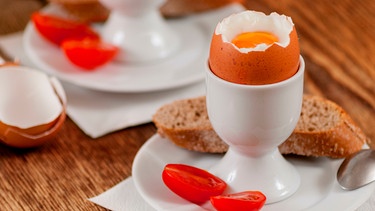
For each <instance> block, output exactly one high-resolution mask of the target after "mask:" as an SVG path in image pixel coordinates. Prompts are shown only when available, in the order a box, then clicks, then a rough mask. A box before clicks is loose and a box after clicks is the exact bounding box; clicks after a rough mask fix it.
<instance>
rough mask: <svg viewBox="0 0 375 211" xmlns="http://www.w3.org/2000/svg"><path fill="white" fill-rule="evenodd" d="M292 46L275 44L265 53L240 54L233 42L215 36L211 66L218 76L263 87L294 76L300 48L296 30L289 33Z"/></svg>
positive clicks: (210, 58)
mask: <svg viewBox="0 0 375 211" xmlns="http://www.w3.org/2000/svg"><path fill="white" fill-rule="evenodd" d="M289 38H290V43H289V45H288V46H286V47H285V48H284V47H281V46H279V45H277V44H273V45H272V46H270V47H269V48H268V49H266V50H265V51H250V52H248V53H241V52H240V51H239V50H238V49H236V48H235V47H234V46H233V45H232V44H231V43H228V42H223V40H222V36H221V34H219V35H217V34H215V33H214V35H213V37H212V41H211V47H210V56H209V66H210V69H211V71H212V72H213V73H214V74H215V75H217V76H218V77H220V78H222V79H224V80H227V81H230V82H233V83H239V84H248V85H261V84H271V83H277V82H280V81H283V80H285V79H287V78H289V77H291V76H293V75H294V74H295V73H296V72H297V70H298V66H299V56H300V48H299V42H298V36H297V32H296V29H295V27H293V30H292V31H291V33H290V34H289Z"/></svg>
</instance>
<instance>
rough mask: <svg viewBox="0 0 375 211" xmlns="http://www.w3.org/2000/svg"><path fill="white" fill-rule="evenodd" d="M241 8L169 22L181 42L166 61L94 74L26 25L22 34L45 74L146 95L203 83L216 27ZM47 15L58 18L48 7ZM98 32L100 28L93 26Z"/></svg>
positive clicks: (120, 66) (118, 66)
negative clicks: (72, 61) (149, 92)
mask: <svg viewBox="0 0 375 211" xmlns="http://www.w3.org/2000/svg"><path fill="white" fill-rule="evenodd" d="M242 10H243V7H242V6H240V5H236V4H235V5H230V6H228V7H224V8H222V9H219V10H215V11H212V12H207V13H202V14H200V15H195V16H191V17H188V18H181V19H175V20H168V21H167V23H168V24H169V25H170V27H171V28H172V29H173V30H175V31H176V33H177V34H178V35H179V36H180V38H181V40H182V42H181V43H182V44H181V45H182V46H181V47H180V49H179V51H178V52H176V53H175V55H173V56H171V57H168V58H166V59H163V60H160V61H157V62H149V63H140V64H125V63H116V62H111V63H109V64H107V65H105V66H103V67H100V68H98V69H97V70H95V71H93V72H87V71H83V70H81V69H80V68H78V67H76V66H74V65H73V64H71V63H70V62H69V61H68V60H67V59H66V58H65V56H64V55H63V53H62V51H61V50H60V48H58V47H56V46H54V45H53V44H50V43H49V42H48V41H46V40H45V39H44V38H42V37H41V36H40V35H39V34H38V32H37V31H36V30H35V28H34V25H33V24H32V23H29V24H28V26H27V27H26V30H25V33H24V46H25V50H26V53H27V55H28V56H29V57H30V59H31V60H32V61H33V62H34V63H35V65H36V66H37V67H38V68H40V69H41V70H43V71H45V72H47V73H48V74H51V75H55V76H57V77H58V78H60V79H62V80H64V81H67V82H70V83H73V84H75V85H79V86H82V87H86V88H91V89H95V90H102V91H111V92H148V91H158V90H164V89H171V88H175V87H180V86H185V85H188V84H191V83H195V82H198V81H201V80H203V79H204V67H205V66H206V65H207V64H206V63H207V59H208V51H209V45H210V42H211V36H212V33H213V31H214V28H215V26H216V24H217V23H218V22H219V21H220V20H221V19H222V18H224V17H226V16H228V15H230V14H232V13H234V12H238V11H242ZM45 11H46V12H47V13H52V14H60V15H63V14H61V10H59V8H56V7H54V6H52V5H51V6H49V7H47V8H46V10H45ZM96 28H97V29H98V31H100V29H101V28H102V26H101V25H98V26H96Z"/></svg>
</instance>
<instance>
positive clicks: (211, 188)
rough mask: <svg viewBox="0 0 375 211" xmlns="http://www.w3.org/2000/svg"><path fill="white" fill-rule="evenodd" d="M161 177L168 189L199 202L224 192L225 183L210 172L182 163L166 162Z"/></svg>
mask: <svg viewBox="0 0 375 211" xmlns="http://www.w3.org/2000/svg"><path fill="white" fill-rule="evenodd" d="M162 178H163V181H164V183H165V184H166V185H167V187H168V188H169V189H171V190H172V191H173V192H174V193H176V194H177V195H179V196H180V197H182V198H184V199H186V200H188V201H190V202H193V203H195V204H201V203H204V202H206V201H208V200H209V199H210V197H211V196H216V195H220V194H222V193H223V192H224V190H225V188H226V187H227V184H226V183H225V182H224V181H223V180H221V179H220V178H218V177H216V176H215V175H212V174H211V173H209V172H207V171H205V170H203V169H199V168H196V167H193V166H188V165H184V164H167V165H166V166H165V168H164V170H163V174H162Z"/></svg>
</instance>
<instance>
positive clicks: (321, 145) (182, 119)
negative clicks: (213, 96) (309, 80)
mask: <svg viewBox="0 0 375 211" xmlns="http://www.w3.org/2000/svg"><path fill="white" fill-rule="evenodd" d="M153 122H154V123H155V125H156V127H157V132H158V133H159V134H160V135H161V136H162V137H166V138H168V139H169V140H171V141H172V142H173V143H175V144H176V145H177V146H180V147H183V148H185V149H188V150H193V151H198V152H208V153H224V152H226V151H227V149H228V145H227V144H226V143H224V142H223V141H222V140H221V139H220V138H219V137H218V136H217V134H216V133H215V131H214V130H213V128H212V126H211V123H210V121H209V119H208V114H207V110H206V98H205V97H204V96H202V97H197V98H190V99H183V100H178V101H175V102H172V103H170V104H166V105H164V106H162V107H161V108H159V109H158V110H157V111H156V113H155V114H154V116H153ZM365 142H366V135H365V134H364V133H363V132H362V130H361V129H360V128H359V127H358V126H357V125H356V124H355V123H354V121H353V120H352V119H351V118H350V117H349V115H348V114H347V113H346V112H345V111H344V110H343V109H342V108H341V107H340V106H338V105H337V104H335V103H333V102H332V101H329V100H327V99H324V98H321V97H318V96H310V95H305V96H304V98H303V104H302V112H301V117H300V119H299V121H298V123H297V126H296V128H295V130H294V132H293V133H292V135H291V136H290V137H289V138H288V139H287V140H286V141H285V142H284V143H283V144H281V145H280V146H279V150H280V152H281V153H282V154H296V155H302V156H314V157H318V156H326V157H331V158H343V157H346V156H348V155H350V154H352V153H355V152H357V151H359V150H360V149H362V147H363V145H364V144H365Z"/></svg>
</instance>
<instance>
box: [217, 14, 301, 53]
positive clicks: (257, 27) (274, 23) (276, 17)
mask: <svg viewBox="0 0 375 211" xmlns="http://www.w3.org/2000/svg"><path fill="white" fill-rule="evenodd" d="M293 27H294V23H293V21H292V19H291V18H290V17H288V16H285V15H280V14H278V13H276V12H273V13H271V14H270V15H266V14H264V13H262V12H258V11H250V10H246V11H243V12H239V13H235V14H232V15H230V16H228V17H227V18H225V19H223V20H222V21H221V22H219V23H218V25H217V26H216V29H215V34H216V35H221V37H222V40H223V42H227V43H231V40H233V38H235V37H236V36H237V35H239V34H242V33H245V32H269V33H271V34H273V35H275V36H276V37H277V38H278V41H277V42H275V43H274V44H276V45H279V46H281V47H284V48H285V47H286V46H288V45H289V43H290V38H289V34H290V33H291V32H292V30H293ZM231 44H232V45H233V46H234V47H235V48H236V49H237V50H239V51H240V52H241V53H248V52H250V51H265V50H266V49H267V48H269V47H270V46H271V45H273V44H271V45H267V44H259V45H257V46H255V47H254V48H238V47H237V46H235V45H234V44H233V43H231Z"/></svg>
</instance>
